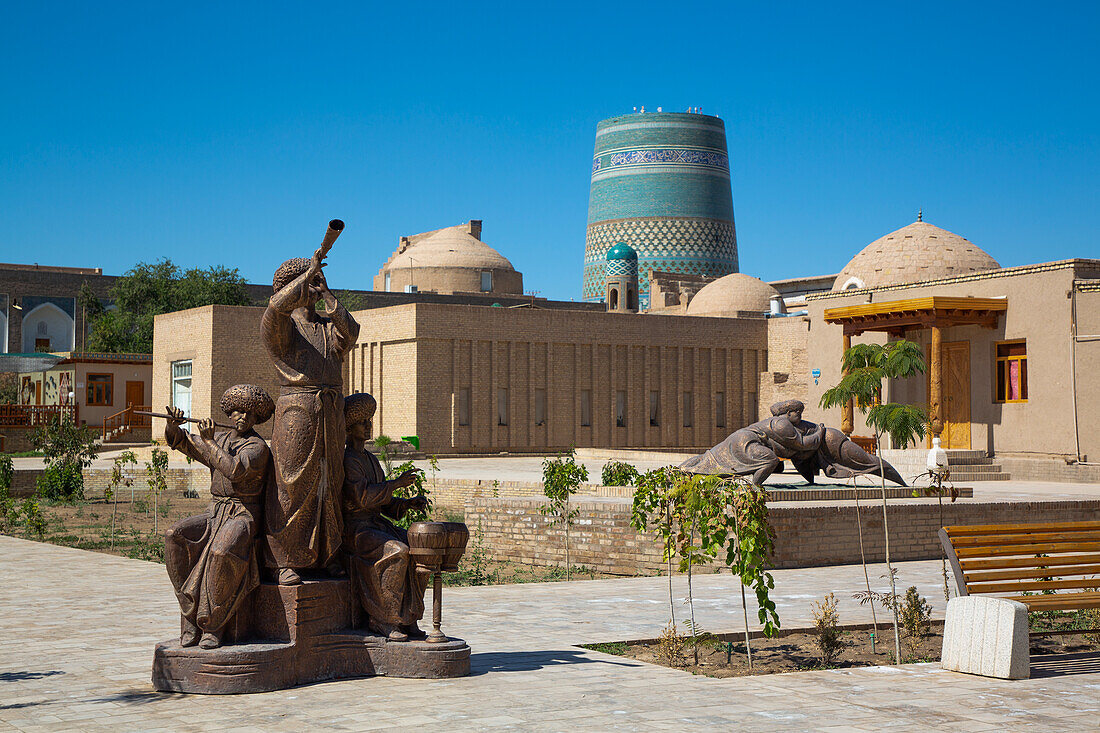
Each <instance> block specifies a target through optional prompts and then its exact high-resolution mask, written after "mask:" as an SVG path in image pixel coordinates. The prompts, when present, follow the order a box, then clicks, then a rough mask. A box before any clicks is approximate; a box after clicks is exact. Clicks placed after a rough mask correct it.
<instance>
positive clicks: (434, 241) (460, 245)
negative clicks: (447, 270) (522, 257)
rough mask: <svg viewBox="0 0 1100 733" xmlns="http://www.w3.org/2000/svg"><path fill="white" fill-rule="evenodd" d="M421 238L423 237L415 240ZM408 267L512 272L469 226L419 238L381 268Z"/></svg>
mask: <svg viewBox="0 0 1100 733" xmlns="http://www.w3.org/2000/svg"><path fill="white" fill-rule="evenodd" d="M478 224H480V222H478ZM479 228H480V227H479ZM479 234H480V232H479ZM421 236H422V237H423V238H419V237H421ZM410 267H464V268H475V269H486V270H513V269H515V268H513V267H512V263H511V262H509V261H508V260H507V258H505V257H504V256H503V255H501V254H500V253H499V252H497V251H496V250H495V249H493V248H492V247H490V246H489V245H487V244H485V243H484V242H482V241H481V240H480V239H478V238H477V237H475V236H474V235H473V234H471V233H470V225H469V224H459V225H458V226H453V227H447V228H446V229H439V230H437V231H435V232H430V233H428V234H427V235H419V236H418V237H416V238H414V241H413V242H411V243H410V245H409V246H408V248H406V249H405V250H404V251H402V252H399V253H398V254H396V255H394V257H393V259H391V260H390V261H389V262H387V263H386V265H385V266H384V267H383V268H382V269H383V270H384V271H388V270H399V269H406V268H410Z"/></svg>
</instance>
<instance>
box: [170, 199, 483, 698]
mask: <svg viewBox="0 0 1100 733" xmlns="http://www.w3.org/2000/svg"><path fill="white" fill-rule="evenodd" d="M343 228H344V224H343V222H341V221H339V220H333V221H332V222H330V224H329V229H328V232H327V234H326V236H325V239H324V241H323V242H322V244H321V246H320V247H319V248H318V249H317V251H316V252H314V254H313V257H312V258H311V259H304V258H299V259H293V260H288V261H287V262H285V263H283V265H282V266H281V267H280V268H279V269H278V271H277V272H276V273H275V278H274V282H273V289H274V294H273V295H272V296H271V302H270V303H269V305H268V307H267V310H266V311H265V313H264V317H263V325H262V332H263V337H264V342H265V344H266V345H267V348H268V352H269V353H270V355H271V358H272V361H273V363H274V366H275V370H276V372H277V373H278V376H279V381H280V383H281V385H282V388H281V389H280V391H279V395H278V398H277V399H276V400H275V401H272V399H271V397H269V396H268V395H267V393H265V392H264V391H263V390H262V389H260V388H259V387H256V386H253V385H237V386H235V387H231V388H229V389H228V390H227V391H226V393H225V395H224V396H223V398H222V409H223V411H224V412H225V414H226V415H227V416H228V417H229V418H230V420H231V421H232V423H233V427H230V428H228V429H225V430H221V431H217V432H215V430H214V427H215V424H214V422H213V421H211V420H201V421H198V432H197V434H191V433H187V432H185V431H183V430H182V429H181V427H180V426H181V425H183V423H184V422H188V420H187V418H186V417H185V416H184V415H183V413H182V412H181V411H180V410H179V409H177V408H175V407H169V408H167V413H168V414H167V419H168V424H167V427H166V428H165V439H166V440H167V442H168V444H169V445H170V446H172V447H173V448H175V449H176V450H179V451H181V452H183V453H184V454H186V455H188V456H190V457H191V458H193V459H195V460H197V461H200V462H202V463H203V464H205V465H207V466H209V467H210V471H211V489H210V490H211V494H212V495H213V499H214V501H213V503H212V504H211V506H210V508H209V509H208V510H207V511H206V512H205V513H203V514H200V515H198V516H195V517H189V518H188V519H185V520H183V521H182V522H179V523H178V524H176V525H175V526H173V527H172V528H171V529H170V530H168V532H167V535H166V538H165V560H166V564H167V566H168V575H169V577H170V578H171V580H172V585H173V587H174V588H175V591H176V597H177V598H178V600H179V603H180V612H181V635H180V637H179V639H178V640H176V639H173V640H171V641H166V642H162V643H160V644H158V645H157V647H156V651H155V653H154V658H153V685H154V687H156V688H157V689H158V690H166V691H175V692H196V693H208V694H226V693H241V692H265V691H270V690H278V689H282V688H285V687H292V686H294V685H300V684H306V683H309V682H318V681H321V680H329V679H337V678H342V677H361V676H368V675H375V674H381V675H390V676H396V677H423V678H439V677H458V676H463V675H467V674H469V673H470V647H469V646H467V645H466V643H465V642H464V641H462V640H461V639H447V638H446V637H443V636H442V633H441V632H440V631H439V614H440V610H439V604H440V592H441V586H440V581H439V574H438V570H439V569H440V568H441V567H443V566H444V565H446V566H447V567H448V568H451V567H455V566H457V562H458V558H459V557H460V556H461V554H462V550H463V549H464V548H465V544H466V537H467V536H468V532H466V527H465V525H462V524H459V525H457V526H456V527H453V528H451V531H450V535H449V536H452V537H458V535H462V539H461V543H457V540H454V541H453V542H452V543H451V544H452V545H455V546H448V547H445V548H444V551H443V552H442V554H441V555H440V558H441V559H440V560H439V561H438V562H435V563H434V565H432V564H429V565H425V564H424V563H421V562H415V561H414V559H413V557H412V555H411V553H410V548H409V537H408V534H407V532H406V531H405V530H404V529H402V528H400V527H399V526H397V524H395V520H398V521H399V520H401V519H402V518H403V517H405V515H406V514H407V513H408V512H410V511H420V510H424V509H426V508H427V506H428V502H427V499H426V498H425V497H423V496H416V497H412V498H400V497H395V496H394V492H395V491H397V490H400V489H404V488H406V487H408V486H411V485H412V484H413V483H414V481H415V480H416V478H417V472H416V471H415V470H413V471H408V472H406V473H404V474H402V475H401V476H399V477H398V478H396V479H387V478H386V476H385V473H384V472H383V470H382V467H381V465H380V464H379V463H378V459H376V458H375V457H374V456H373V455H371V454H370V453H369V452H367V450H366V440H367V439H368V438H369V437H370V422H371V418H372V416H373V414H374V407H375V402H374V398H372V397H371V396H370V395H366V394H360V395H352V396H351V397H350V398H348V399H347V400H345V399H344V392H343V383H342V378H341V366H342V361H343V358H344V356H345V355H346V354H347V352H348V350H349V349H350V348H351V347H352V345H354V343H355V338H356V336H357V335H358V333H359V326H358V324H356V322H355V320H354V319H352V317H351V315H350V314H349V313H348V312H347V310H346V309H345V308H344V307H343V306H342V305H340V303H339V302H338V301H337V300H336V298H335V296H334V295H333V294H332V292H331V291H330V290H329V288H328V284H327V282H326V281H325V277H324V274H323V272H322V268H323V267H324V266H325V261H324V260H325V256H326V255H327V254H328V251H329V249H330V248H331V247H332V244H333V242H334V241H335V240H336V237H337V236H338V235H339V233H340V231H342V230H343ZM318 301H323V302H324V305H325V315H323V316H322V315H320V314H318V313H317V311H316V309H315V307H314V306H315V304H316V303H317V302H318ZM273 415H274V418H275V424H274V429H273V432H272V436H273V437H272V445H271V449H270V450H269V448H268V445H267V444H266V443H265V442H264V441H263V439H262V438H260V437H259V436H258V435H257V434H256V433H255V431H254V430H253V429H252V428H253V426H254V425H256V424H257V423H261V422H264V421H266V420H268V419H270V418H271V417H272V416H273ZM192 422H193V421H192ZM458 528H461V531H459V529H458ZM444 544H445V545H446V542H445V543H444ZM457 544H461V547H457ZM261 561H264V562H263V564H264V565H265V566H266V568H265V571H264V572H266V574H267V575H268V578H267V579H266V581H265V580H264V579H262V578H261V567H260V565H261ZM433 568H434V569H435V570H436V571H437V572H436V594H435V631H434V632H433V636H432V637H431V638H426V636H427V635H426V634H424V633H423V632H422V631H421V630H420V628H419V627H418V626H417V622H418V621H419V620H420V619H421V618H422V617H423V615H424V592H425V589H426V587H427V583H428V580H429V579H430V577H431V574H432V570H433ZM348 569H350V571H351V572H350V575H351V577H350V578H349V577H347V576H348ZM439 637H442V638H439Z"/></svg>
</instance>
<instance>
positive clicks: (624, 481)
mask: <svg viewBox="0 0 1100 733" xmlns="http://www.w3.org/2000/svg"><path fill="white" fill-rule="evenodd" d="M640 476H641V474H639V473H638V469H636V468H634V466H631V465H630V464H629V463H623V462H622V461H608V462H607V463H605V464H603V471H602V472H601V474H600V479H601V481H602V483H603V485H604V486H633V485H634V484H635V483H637V481H638V478H639V477H640Z"/></svg>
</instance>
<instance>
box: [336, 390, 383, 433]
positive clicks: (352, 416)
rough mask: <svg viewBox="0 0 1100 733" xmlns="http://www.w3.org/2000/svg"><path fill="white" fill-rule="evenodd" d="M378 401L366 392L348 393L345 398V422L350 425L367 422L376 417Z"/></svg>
mask: <svg viewBox="0 0 1100 733" xmlns="http://www.w3.org/2000/svg"><path fill="white" fill-rule="evenodd" d="M376 409H378V402H377V401H375V399H374V397H372V396H370V395H369V394H367V393H366V392H359V393H358V394H352V395H348V396H347V397H345V398H344V424H345V425H347V426H348V427H351V426H352V425H354V424H356V423H360V422H367V421H368V420H370V419H371V418H373V417H374V411H375V410H376Z"/></svg>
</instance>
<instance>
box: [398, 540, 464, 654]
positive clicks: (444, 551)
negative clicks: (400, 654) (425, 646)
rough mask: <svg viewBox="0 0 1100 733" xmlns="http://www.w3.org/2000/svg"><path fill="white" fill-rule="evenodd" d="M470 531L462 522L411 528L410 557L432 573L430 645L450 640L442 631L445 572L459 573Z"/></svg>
mask: <svg viewBox="0 0 1100 733" xmlns="http://www.w3.org/2000/svg"><path fill="white" fill-rule="evenodd" d="M469 539H470V530H468V529H467V528H466V525H465V524H462V523H461V522H414V523H413V524H410V525H409V554H410V555H412V557H413V560H415V561H416V564H417V565H419V566H420V567H423V568H426V569H428V570H430V571H431V573H432V630H431V632H430V633H429V634H428V638H427V639H425V641H427V642H428V643H429V644H439V643H441V642H444V641H449V639H448V638H447V635H446V634H444V633H443V632H442V631H440V629H439V626H440V624H441V623H442V621H443V576H442V575H441V573H442V572H448V573H453V572H454V571H456V570H458V561H459V560H461V559H462V554H463V553H464V552H466V543H467V542H468V541H469Z"/></svg>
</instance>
